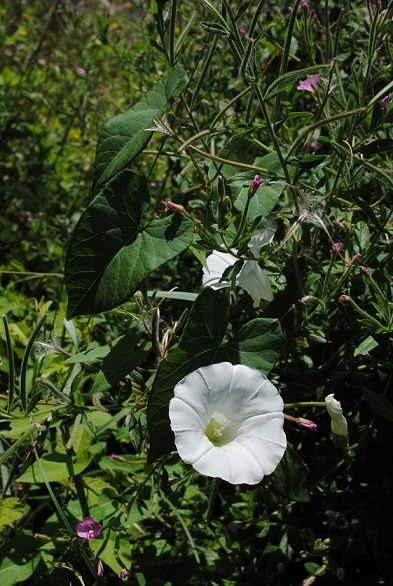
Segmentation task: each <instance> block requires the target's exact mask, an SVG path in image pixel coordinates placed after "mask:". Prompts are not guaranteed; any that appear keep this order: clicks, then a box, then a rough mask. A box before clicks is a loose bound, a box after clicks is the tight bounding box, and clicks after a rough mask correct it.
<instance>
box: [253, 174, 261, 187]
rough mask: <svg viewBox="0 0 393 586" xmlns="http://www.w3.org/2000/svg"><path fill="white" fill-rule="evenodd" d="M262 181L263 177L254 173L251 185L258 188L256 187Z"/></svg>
mask: <svg viewBox="0 0 393 586" xmlns="http://www.w3.org/2000/svg"><path fill="white" fill-rule="evenodd" d="M263 182H264V179H262V177H259V175H255V177H254V179H253V180H252V183H251V185H252V187H255V188H256V189H258V187H259V186H260V185H262V183H263Z"/></svg>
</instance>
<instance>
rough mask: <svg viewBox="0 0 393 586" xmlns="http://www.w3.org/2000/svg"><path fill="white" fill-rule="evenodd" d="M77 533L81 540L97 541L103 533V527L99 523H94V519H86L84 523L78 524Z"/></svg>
mask: <svg viewBox="0 0 393 586" xmlns="http://www.w3.org/2000/svg"><path fill="white" fill-rule="evenodd" d="M75 531H76V534H77V536H78V537H80V538H81V539H89V540H90V539H95V538H96V537H98V536H99V534H100V533H101V531H102V526H101V525H100V523H97V521H94V519H93V518H92V517H86V519H84V520H83V521H82V523H78V525H77V526H76V527H75Z"/></svg>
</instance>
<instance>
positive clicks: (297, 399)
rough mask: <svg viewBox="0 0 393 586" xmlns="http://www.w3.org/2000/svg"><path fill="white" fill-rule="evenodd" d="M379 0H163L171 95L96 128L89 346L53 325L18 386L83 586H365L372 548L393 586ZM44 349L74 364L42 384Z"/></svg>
mask: <svg viewBox="0 0 393 586" xmlns="http://www.w3.org/2000/svg"><path fill="white" fill-rule="evenodd" d="M355 4H356V9H355V8H354V6H353V5H354V3H349V2H344V3H342V2H340V3H338V2H330V1H328V0H326V1H325V2H323V3H319V4H318V5H315V3H314V5H313V3H312V2H306V1H304V0H296V1H295V2H294V3H293V5H292V6H290V7H288V6H285V8H284V7H282V6H273V5H271V3H266V2H265V1H264V0H260V1H257V0H255V1H249V2H243V3H237V2H229V1H227V0H222V2H213V1H211V2H209V1H208V0H200V1H199V2H198V3H196V4H195V3H193V4H192V5H188V3H187V2H182V3H179V2H177V0H171V1H170V2H169V1H168V2H165V1H161V0H160V1H158V0H157V1H155V0H153V1H152V3H151V15H150V14H149V18H150V20H151V28H150V29H149V30H150V33H151V38H150V44H151V47H152V49H151V50H153V49H154V51H155V53H154V54H155V55H156V63H157V65H156V71H155V83H153V82H151V83H150V84H149V87H147V86H146V84H141V87H143V92H142V97H141V98H140V99H139V101H137V102H136V103H135V104H134V105H133V106H132V107H131V109H129V110H127V111H125V112H124V113H120V114H118V115H117V116H115V117H114V118H111V119H109V120H108V121H107V122H106V123H105V124H104V126H103V128H102V130H101V131H100V133H99V134H98V138H97V146H96V154H95V162H94V173H93V181H92V187H91V193H90V198H89V199H88V200H87V204H86V208H85V209H84V210H83V211H82V212H81V215H80V218H79V221H78V223H77V224H76V226H75V228H74V230H73V233H72V235H71V238H70V242H69V246H68V249H67V253H66V262H65V287H66V292H67V310H66V315H65V316H64V317H65V321H64V320H63V322H62V327H63V328H65V330H66V332H67V333H68V338H71V340H72V347H71V349H70V348H68V351H67V352H65V351H64V349H63V348H62V346H61V345H60V344H55V345H53V344H52V345H50V344H49V345H48V343H46V342H45V341H42V340H41V341H40V340H39V331H40V327H38V328H37V329H36V330H35V332H34V335H33V338H32V339H31V342H30V343H29V346H28V351H27V352H26V354H25V359H24V360H23V362H22V369H21V373H22V374H21V381H22V382H23V384H22V385H21V386H22V389H23V390H22V392H21V390H20V389H19V388H18V387H17V385H15V384H14V383H15V372H14V370H13V369H11V371H12V372H11V374H13V376H11V375H10V380H11V379H12V380H13V384H10V388H12V389H14V391H13V396H12V401H11V403H12V405H13V408H15V409H17V410H19V411H18V416H20V414H21V413H23V417H24V418H26V417H28V416H31V417H32V418H33V424H34V423H35V422H36V419H34V413H35V412H36V411H37V409H38V412H39V413H41V411H42V413H41V415H42V417H41V418H40V419H39V420H38V419H37V422H38V423H37V425H38V426H41V427H42V429H41V428H40V427H37V428H35V429H34V432H35V433H36V435H37V439H36V441H37V444H38V447H39V448H41V452H40V451H39V450H38V448H37V446H34V450H35V452H34V453H35V460H34V462H32V463H30V462H29V467H27V469H25V470H23V475H22V476H21V477H20V479H19V480H20V481H21V482H29V483H30V482H31V483H33V482H38V483H44V484H45V486H46V488H47V490H48V491H49V494H50V496H51V499H52V501H53V503H54V507H55V508H56V511H57V515H58V519H60V525H61V526H62V531H63V533H64V535H65V540H66V539H68V540H70V541H71V544H72V545H71V546H70V547H71V549H72V548H73V549H72V551H70V556H69V558H67V556H65V558H64V559H65V561H64V564H65V565H64V567H63V569H64V568H67V569H68V570H70V569H71V570H72V571H73V572H74V576H76V577H77V579H79V578H80V579H82V580H83V577H81V574H80V573H78V572H79V570H78V569H77V568H78V567H79V566H78V563H79V562H80V558H83V560H84V564H86V565H87V567H89V568H90V573H91V574H94V573H95V574H98V576H100V578H102V579H103V580H104V579H105V571H106V570H105V568H106V567H107V566H109V567H110V568H111V570H112V571H113V572H115V573H116V574H117V575H118V576H119V578H120V579H126V578H128V576H131V577H130V580H131V579H132V580H133V581H135V583H138V584H141V585H142V584H149V583H152V584H154V583H168V584H178V583H190V584H194V583H195V584H202V583H209V584H210V583H211V584H223V585H224V586H228V585H232V584H233V585H235V584H242V583H247V584H254V583H255V584H256V583H261V582H260V580H262V581H263V583H266V584H275V585H276V584H283V585H284V584H300V583H302V584H311V583H313V582H314V581H316V580H320V581H321V584H324V583H326V584H327V583H329V584H330V583H334V584H336V583H337V584H338V583H348V584H349V583H352V582H355V581H356V580H357V579H358V578H359V576H360V575H361V572H362V567H363V566H362V564H363V562H362V556H363V552H364V551H367V550H368V549H369V548H372V547H375V550H376V551H375V552H374V554H375V555H374V561H373V563H372V564H371V565H370V567H369V568H368V569H367V571H368V574H367V579H368V580H369V582H368V583H372V582H373V581H374V582H375V583H377V581H378V580H382V579H385V578H386V579H388V578H389V572H390V570H389V568H387V567H386V565H385V564H384V555H385V551H390V549H389V548H390V547H391V546H392V541H391V537H390V536H387V535H386V533H385V532H384V531H383V530H382V529H381V525H380V524H379V522H378V519H379V518H381V519H383V518H386V515H387V514H388V513H389V512H390V513H391V512H392V505H391V502H393V501H391V500H390V501H389V502H387V500H388V499H386V500H385V501H383V502H384V506H382V505H381V503H382V499H381V494H382V493H384V491H385V489H387V485H388V481H387V478H388V477H389V476H388V470H389V466H390V463H391V453H390V452H389V446H390V447H391V440H389V439H388V432H387V430H388V425H390V424H391V421H393V407H392V391H391V389H392V388H393V387H392V385H391V377H392V329H393V314H392V308H393V305H392V303H393V296H392V292H393V289H392V282H391V278H390V275H391V272H392V270H393V267H392V261H391V250H390V242H391V237H392V232H393V221H392V207H391V205H390V198H391V193H392V187H393V177H392V161H391V157H390V153H391V150H392V148H393V139H392V137H391V125H392V120H393V106H392V90H393V82H392V81H391V70H392V66H393V60H392V52H391V45H390V43H389V39H390V36H391V18H392V15H393V14H392V13H393V8H392V4H391V3H388V2H385V3H384V2H374V1H372V2H371V1H370V2H367V3H364V2H357V3H355ZM365 31H366V33H367V34H365ZM150 81H151V80H150ZM7 327H8V326H7ZM7 332H8V337H7V344H8V348H9V353H10V354H11V353H12V352H11V347H12V344H11V340H10V335H9V330H8V329H7ZM68 338H67V340H68V342H69V339H68ZM37 343H38V344H41V349H42V348H44V349H45V348H47V349H48V353H50V348H52V347H54V348H55V349H56V351H57V353H58V354H59V355H61V356H62V358H63V360H64V362H63V363H62V367H63V368H64V371H66V370H67V369H68V370H69V371H70V373H68V374H67V375H66V374H65V372H64V371H62V376H63V381H62V385H59V384H54V383H53V382H52V381H51V377H53V376H54V373H55V374H56V376H58V373H57V371H55V370H54V371H50V369H49V370H48V371H45V369H44V368H43V367H42V369H43V371H44V373H45V372H46V376H44V374H40V377H39V380H40V381H41V383H40V384H41V385H42V386H43V387H44V389H45V391H43V392H42V393H41V394H38V393H34V392H30V393H29V391H28V388H27V387H28V385H27V384H26V369H27V365H28V362H29V360H31V348H32V346H33V345H34V344H37ZM45 344H46V346H45ZM46 359H47V355H45V357H43V355H41V357H40V361H41V363H40V364H41V366H42V364H44V365H45V364H46V363H45V360H46ZM49 366H50V362H49ZM58 378H61V376H58ZM11 382H12V381H11ZM56 382H57V381H56ZM43 399H45V405H44V406H43V403H41V401H42V400H43ZM55 399H56V401H57V403H56V409H55V413H53V414H52V413H51V417H52V419H50V418H49V419H48V414H47V406H48V405H47V403H48V402H49V401H51V400H55ZM35 410H36V411H35ZM10 412H12V409H11V410H9V412H8V413H10ZM119 422H121V425H119V424H118V423H119ZM25 423H26V422H25ZM50 430H56V431H54V433H53V436H54V435H55V434H57V435H56V438H54V437H51V436H50ZM58 430H60V431H58ZM59 436H61V437H62V438H63V444H64V445H65V447H64V445H63V444H61V440H60V439H59ZM29 438H30V435H29ZM40 438H41V440H42V441H41V444H40V442H39V439H40ZM64 438H66V440H64ZM21 441H22V440H21ZM51 442H52V443H51ZM49 445H51V450H52V451H50V453H49V454H48V455H44V451H45V449H49V448H47V446H49ZM60 445H61V447H60ZM377 448H378V450H381V453H383V457H382V456H381V458H380V460H379V462H378V465H379V468H378V466H377V465H376V464H375V462H374V461H371V460H372V458H371V459H370V457H369V456H370V454H371V453H372V452H374V453H376V452H377V451H378V450H377ZM10 449H12V448H10ZM15 449H16V448H15ZM112 450H113V452H112ZM64 451H65V453H64ZM71 454H72V456H73V457H72V458H70V455H71ZM53 462H55V465H56V466H57V468H56V470H59V466H60V465H61V470H62V472H61V474H62V478H61V480H62V481H64V478H73V479H75V481H74V482H75V484H72V485H70V486H69V490H70V494H71V493H72V496H69V497H67V498H68V500H67V498H65V501H66V502H67V505H66V512H62V508H61V506H60V503H59V500H58V497H57V496H56V494H55V493H54V491H53V488H52V486H53V483H54V482H56V474H58V472H56V471H55V469H54V468H53V467H52V464H53ZM377 468H378V470H377ZM57 478H58V476H57ZM389 490H390V489H389ZM63 496H64V495H63ZM351 498H353V499H355V500H356V502H355V503H354V501H353V500H351ZM376 511H377V512H376ZM370 516H372V518H373V520H375V523H371V524H370ZM379 516H380V517H379ZM376 517H377V518H376ZM76 521H78V523H76ZM365 527H367V528H368V529H367V531H365ZM50 529H51V527H50V526H49V528H48V527H47V526H46V527H45V531H46V533H45V531H43V532H42V535H41V534H40V535H41V538H42V539H43V540H45V539H46V538H45V535H47V534H50ZM58 538H59V539H60V540H61V539H62V537H58ZM60 543H61V541H60V542H59V544H60ZM376 543H377V544H378V547H377V546H375V544H376ZM56 547H57V545H56ZM59 547H61V545H59ZM343 548H344V549H345V548H346V549H345V554H344V553H342V552H343ZM378 548H379V552H380V553H378V551H377V550H378ZM75 552H77V553H76V554H75ZM74 554H75V555H74ZM224 558H225V560H226V561H225V563H223V560H224ZM75 559H76V560H77V561H75ZM152 559H158V560H159V562H157V565H155V562H154V563H153V562H152ZM67 560H72V564H73V565H71V567H70V566H66V564H67V563H70V564H71V562H68V561H67ZM179 560H180V561H179ZM162 568H164V570H163V569H162ZM223 568H224V569H223ZM81 573H82V574H83V572H82V571H81ZM157 580H158V581H157ZM160 580H161V582H159V581H160ZM165 580H166V582H165ZM108 583H109V582H108ZM365 584H366V582H365Z"/></svg>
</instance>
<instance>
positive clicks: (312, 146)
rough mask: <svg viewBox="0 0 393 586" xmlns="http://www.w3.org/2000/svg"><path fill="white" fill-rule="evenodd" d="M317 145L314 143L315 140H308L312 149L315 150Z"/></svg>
mask: <svg viewBox="0 0 393 586" xmlns="http://www.w3.org/2000/svg"><path fill="white" fill-rule="evenodd" d="M317 146H318V145H317V143H316V141H315V140H312V141H311V142H310V149H312V150H313V151H315V150H316V149H317Z"/></svg>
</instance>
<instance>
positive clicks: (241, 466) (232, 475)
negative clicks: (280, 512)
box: [193, 442, 281, 484]
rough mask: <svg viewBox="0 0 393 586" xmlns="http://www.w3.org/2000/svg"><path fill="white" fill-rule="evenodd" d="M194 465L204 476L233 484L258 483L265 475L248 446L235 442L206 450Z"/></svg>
mask: <svg viewBox="0 0 393 586" xmlns="http://www.w3.org/2000/svg"><path fill="white" fill-rule="evenodd" d="M280 459H281V458H280ZM193 467H194V468H195V470H196V471H197V472H199V473H200V474H203V475H204V476H212V477H213V478H222V480H226V481H227V482H230V483H231V484H243V483H246V484H257V483H258V482H260V481H261V479H262V478H263V476H264V474H263V470H262V469H261V468H260V466H259V464H258V462H257V461H256V460H255V458H254V457H253V456H252V454H250V452H249V451H248V450H247V448H245V447H244V446H242V445H241V444H238V443H235V442H232V443H231V444H227V445H225V446H221V447H219V448H218V447H215V448H213V450H211V451H210V452H206V453H205V454H204V455H203V456H202V457H201V458H199V459H198V460H197V461H196V462H195V463H194V464H193Z"/></svg>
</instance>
